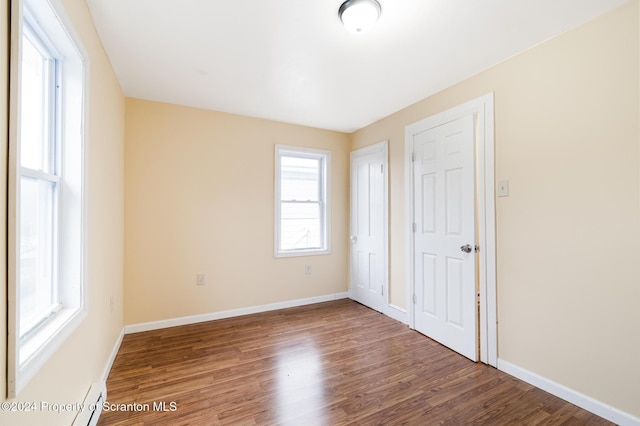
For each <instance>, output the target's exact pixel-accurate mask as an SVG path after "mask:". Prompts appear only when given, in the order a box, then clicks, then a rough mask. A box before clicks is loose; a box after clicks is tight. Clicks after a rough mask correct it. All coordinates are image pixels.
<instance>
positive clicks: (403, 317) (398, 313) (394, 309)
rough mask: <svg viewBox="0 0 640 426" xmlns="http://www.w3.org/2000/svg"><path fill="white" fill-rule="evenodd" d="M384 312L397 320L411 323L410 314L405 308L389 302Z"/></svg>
mask: <svg viewBox="0 0 640 426" xmlns="http://www.w3.org/2000/svg"><path fill="white" fill-rule="evenodd" d="M383 311H384V314H385V315H386V316H388V317H389V318H393V319H394V320H396V321H400V322H401V323H403V324H407V325H408V324H409V314H408V313H407V311H405V310H404V309H402V308H400V307H398V306H395V305H392V304H388V305H387V306H385V307H384V310H383Z"/></svg>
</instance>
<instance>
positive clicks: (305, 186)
mask: <svg viewBox="0 0 640 426" xmlns="http://www.w3.org/2000/svg"><path fill="white" fill-rule="evenodd" d="M320 162H321V160H320V159H319V158H300V157H287V156H283V157H281V160H280V165H281V174H280V176H281V182H280V199H281V200H298V201H319V196H320V195H319V194H320Z"/></svg>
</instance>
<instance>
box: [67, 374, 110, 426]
mask: <svg viewBox="0 0 640 426" xmlns="http://www.w3.org/2000/svg"><path fill="white" fill-rule="evenodd" d="M106 400H107V385H106V383H104V382H98V383H94V384H93V385H91V388H90V389H89V392H88V393H87V396H86V397H85V399H84V402H83V404H82V410H81V411H80V412H79V413H78V415H77V416H76V419H75V420H74V422H73V426H95V425H97V424H98V419H99V418H100V413H101V412H102V404H103V403H104V402H105V401H106Z"/></svg>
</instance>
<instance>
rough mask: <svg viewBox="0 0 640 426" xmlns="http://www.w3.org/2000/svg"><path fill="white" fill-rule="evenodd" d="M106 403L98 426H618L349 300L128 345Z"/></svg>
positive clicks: (132, 338)
mask: <svg viewBox="0 0 640 426" xmlns="http://www.w3.org/2000/svg"><path fill="white" fill-rule="evenodd" d="M107 393H108V403H109V407H110V409H109V410H108V411H103V413H102V416H101V417H100V422H99V425H127V426H129V425H172V426H174V425H305V426H306V425H347V424H357V425H396V424H403V425H435V424H451V425H462V424H478V425H587V424H588V425H609V424H611V423H609V422H607V421H605V420H604V419H601V418H599V417H597V416H595V415H593V414H591V413H589V412H587V411H585V410H582V409H580V408H578V407H576V406H574V405H572V404H569V403H567V402H565V401H563V400H561V399H559V398H556V397H554V396H552V395H550V394H548V393H546V392H544V391H542V390H540V389H537V388H535V387H533V386H531V385H529V384H527V383H525V382H522V381H520V380H518V379H515V378H513V377H511V376H509V375H507V374H505V373H502V372H500V371H498V370H496V369H494V368H492V367H488V366H486V365H483V364H476V363H473V362H471V361H469V360H467V359H466V358H464V357H462V356H461V355H458V354H457V353H455V352H453V351H451V350H449V349H447V348H445V347H443V346H441V345H440V344H438V343H436V342H434V341H432V340H430V339H428V338H427V337H425V336H423V335H421V334H419V333H417V332H414V331H412V330H410V329H409V328H408V327H407V326H406V325H404V324H401V323H399V322H397V321H395V320H392V319H390V318H388V317H386V316H384V315H381V314H379V313H377V312H375V311H373V310H371V309H368V308H366V307H364V306H362V305H359V304H358V303H355V302H353V301H350V300H339V301H335V302H327V303H320V304H316V305H309V306H303V307H298V308H291V309H283V310H279V311H273V312H267V313H261V314H255V315H248V316H243V317H238V318H232V319H225V320H219V321H211V322H206V323H200V324H193V325H187V326H182V327H174V328H169V329H163V330H156V331H149V332H144V333H136V334H130V335H126V336H125V337H124V340H123V342H122V346H121V348H120V351H119V352H118V356H117V357H116V360H115V362H114V365H113V368H112V370H111V373H110V375H109V378H108V381H107ZM135 404H137V405H135Z"/></svg>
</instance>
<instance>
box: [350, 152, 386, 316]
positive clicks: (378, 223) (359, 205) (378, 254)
mask: <svg viewBox="0 0 640 426" xmlns="http://www.w3.org/2000/svg"><path fill="white" fill-rule="evenodd" d="M387 182H388V180H387V142H386V141H384V142H380V143H378V144H375V145H372V146H369V147H365V148H362V149H359V150H356V151H353V152H352V153H351V208H350V212H351V213H350V214H351V217H350V228H351V229H350V265H349V266H350V273H349V279H350V283H349V293H350V297H351V298H352V299H353V300H356V301H357V302H360V303H362V304H363V305H366V306H369V307H370V308H372V309H375V310H377V311H379V312H384V309H385V307H386V305H387V297H386V295H387V293H388V291H387V286H388V278H387V277H388V272H387V271H388V257H387V251H388V250H387V246H388V237H387V235H388V226H387V217H388V216H387V212H388V204H387V200H388V196H387V194H388V192H387V191H388V189H387V186H388V185H387Z"/></svg>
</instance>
